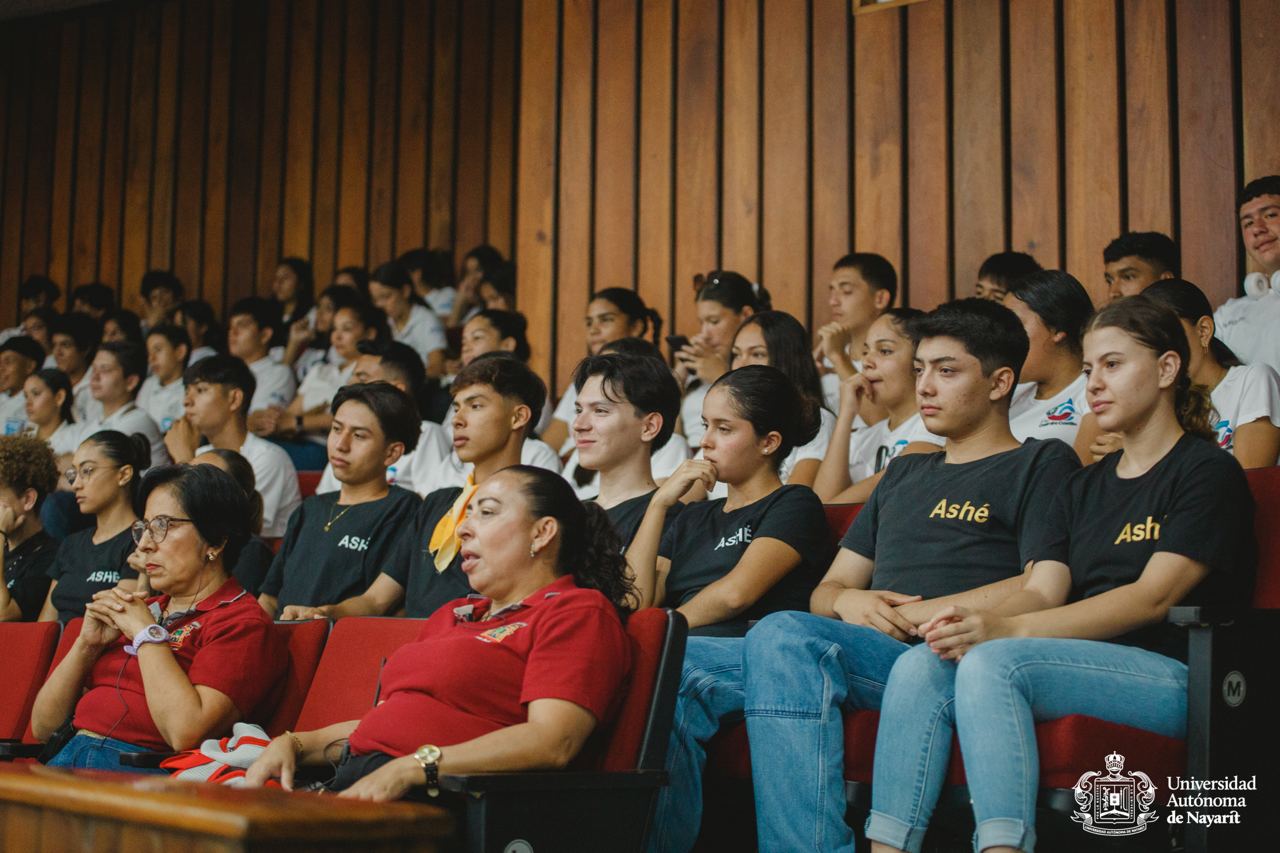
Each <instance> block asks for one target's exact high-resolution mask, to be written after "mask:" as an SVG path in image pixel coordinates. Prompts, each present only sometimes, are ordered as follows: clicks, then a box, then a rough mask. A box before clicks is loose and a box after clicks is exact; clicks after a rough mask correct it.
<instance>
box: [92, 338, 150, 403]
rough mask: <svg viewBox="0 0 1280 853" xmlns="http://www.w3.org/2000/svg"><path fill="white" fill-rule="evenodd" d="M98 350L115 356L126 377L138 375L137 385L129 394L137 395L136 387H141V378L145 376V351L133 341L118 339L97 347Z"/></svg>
mask: <svg viewBox="0 0 1280 853" xmlns="http://www.w3.org/2000/svg"><path fill="white" fill-rule="evenodd" d="M98 352H109V353H111V354H112V355H113V356H115V359H116V363H117V364H119V365H120V369H121V370H122V371H124V376H125V378H126V379H128V378H129V377H130V376H136V377H138V387H137V388H134V389H133V394H132V395H131V396H133V397H136V396H138V388H141V387H142V380H144V379H146V378H147V353H146V351H145V350H144V349H143V348H142V347H140V346H138V345H137V344H134V343H122V342H120V341H108V342H107V343H105V344H103V345H102V346H100V347H98Z"/></svg>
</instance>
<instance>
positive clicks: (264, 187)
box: [254, 0, 369, 295]
mask: <svg viewBox="0 0 1280 853" xmlns="http://www.w3.org/2000/svg"><path fill="white" fill-rule="evenodd" d="M361 5H363V4H361ZM366 32H367V31H366ZM288 44H289V2H288V0H268V2H267V27H266V46H265V49H264V52H265V54H266V56H265V61H266V68H265V69H264V71H263V77H262V135H261V140H262V142H261V150H260V153H259V158H260V159H259V161H258V170H259V172H258V174H259V178H258V261H257V267H256V273H257V274H256V276H255V278H254V290H255V292H257V293H258V294H260V295H269V294H270V290H271V287H270V284H271V279H272V277H273V276H274V274H275V269H276V265H277V264H278V263H279V261H280V258H281V257H282V255H281V253H280V233H281V225H282V222H283V215H282V214H283V197H284V144H285V143H284V138H285V137H284V129H285V122H286V115H285V104H286V103H287V101H286V99H285V75H286V74H287V73H288V67H287V63H286V60H287V58H288ZM361 49H362V50H363V51H364V53H365V56H366V59H365V61H366V62H367V61H368V59H367V57H368V44H367V39H366V42H365V43H363V44H362V45H361ZM366 79H367V78H366ZM361 102H362V103H363V104H364V105H365V107H366V109H367V108H368V103H369V98H368V93H367V92H366V93H365V95H364V97H363V98H362V100H361ZM364 132H365V133H366V134H367V133H368V125H367V124H366V125H365V126H364ZM368 168H369V166H368V163H367V162H365V163H363V164H362V165H361V169H360V173H361V175H362V176H364V180H366V181H367V180H368V178H367V174H368ZM362 245H363V244H362ZM361 255H363V252H361Z"/></svg>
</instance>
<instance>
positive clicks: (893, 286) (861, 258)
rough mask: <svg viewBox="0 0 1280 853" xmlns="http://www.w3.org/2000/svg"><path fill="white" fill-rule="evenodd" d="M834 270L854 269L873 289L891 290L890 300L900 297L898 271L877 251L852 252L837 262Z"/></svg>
mask: <svg viewBox="0 0 1280 853" xmlns="http://www.w3.org/2000/svg"><path fill="white" fill-rule="evenodd" d="M831 269H833V270H842V269H853V270H857V271H858V275H860V276H862V280H863V281H865V282H866V283H867V284H869V285H871V288H872V289H873V290H887V291H889V302H890V303H892V302H893V300H895V299H897V298H898V273H897V271H896V270H894V268H893V264H891V263H889V259H888V258H886V257H885V256H884V255H877V254H876V253H875V252H850V253H849V254H847V255H845V256H844V257H843V258H841V259H840V260H838V261H836V262H835V265H834V266H833V267H832V268H831Z"/></svg>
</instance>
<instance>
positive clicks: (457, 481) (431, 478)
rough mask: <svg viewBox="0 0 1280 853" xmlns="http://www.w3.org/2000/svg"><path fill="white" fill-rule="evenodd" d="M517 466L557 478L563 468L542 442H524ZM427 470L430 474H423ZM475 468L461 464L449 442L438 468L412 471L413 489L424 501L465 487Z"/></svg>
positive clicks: (554, 453) (527, 439) (556, 457)
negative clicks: (434, 494)
mask: <svg viewBox="0 0 1280 853" xmlns="http://www.w3.org/2000/svg"><path fill="white" fill-rule="evenodd" d="M520 464H521V465H532V466H534V467H535V468H545V469H547V470H548V471H554V472H555V473H557V474H559V473H560V471H561V468H562V466H561V464H560V457H559V456H557V455H556V452H555V451H554V450H552V449H551V448H550V447H549V446H548V445H547V443H546V442H545V441H539V440H538V439H536V438H526V439H525V440H524V445H523V446H522V447H521V448H520ZM428 467H430V468H431V470H426V469H427V468H428ZM474 467H475V466H474V465H472V464H471V463H470V462H463V461H462V460H461V459H459V458H458V454H457V453H456V452H454V450H453V446H452V441H450V447H449V455H448V456H447V457H446V458H445V459H444V460H443V461H442V462H441V463H440V464H439V465H436V466H418V467H416V468H415V470H414V483H413V489H414V491H415V492H417V493H418V494H420V495H423V496H424V497H425V496H426V495H429V494H431V493H432V492H434V491H435V490H436V489H446V488H450V487H452V486H461V485H463V484H465V483H466V481H467V475H468V474H470V473H471V469H472V468H474Z"/></svg>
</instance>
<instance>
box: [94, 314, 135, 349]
mask: <svg viewBox="0 0 1280 853" xmlns="http://www.w3.org/2000/svg"><path fill="white" fill-rule="evenodd" d="M108 322H112V323H115V324H116V325H117V326H119V327H120V332H121V334H123V335H124V339H125V340H126V341H128V342H129V343H131V344H140V343H142V341H143V338H142V318H141V317H139V316H138V315H137V314H135V313H134V312H132V311H130V310H129V309H128V308H117V309H116V310H114V311H112V312H111V313H110V314H108V315H107V316H105V317H103V318H102V325H103V327H104V328H105V327H106V325H107V323H108Z"/></svg>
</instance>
